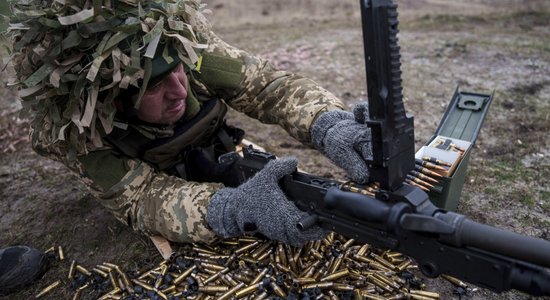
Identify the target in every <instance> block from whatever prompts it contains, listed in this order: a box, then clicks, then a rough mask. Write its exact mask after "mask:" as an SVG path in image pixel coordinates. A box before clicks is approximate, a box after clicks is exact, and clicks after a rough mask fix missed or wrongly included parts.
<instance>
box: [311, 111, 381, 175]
mask: <svg viewBox="0 0 550 300" xmlns="http://www.w3.org/2000/svg"><path fill="white" fill-rule="evenodd" d="M352 110H353V113H351V112H348V111H343V110H332V111H328V112H326V113H323V114H322V115H320V116H319V117H318V118H317V120H316V121H315V123H314V124H313V126H312V128H311V138H312V142H313V145H314V146H315V148H317V149H318V150H320V151H321V152H322V153H323V154H324V155H325V156H327V157H328V158H329V159H330V160H331V161H332V162H333V163H334V164H336V165H337V166H339V167H341V168H342V169H344V170H345V171H346V172H347V173H348V175H349V176H350V177H351V179H352V180H353V181H356V182H359V183H366V182H367V181H368V179H369V170H368V166H367V163H366V161H365V160H367V159H372V140H371V132H370V128H369V127H368V126H367V124H365V121H366V120H367V119H368V117H369V110H368V103H367V102H362V103H358V104H356V105H354V107H353V109H352Z"/></svg>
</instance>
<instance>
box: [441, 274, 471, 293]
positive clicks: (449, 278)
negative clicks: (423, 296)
mask: <svg viewBox="0 0 550 300" xmlns="http://www.w3.org/2000/svg"><path fill="white" fill-rule="evenodd" d="M440 276H441V277H443V278H444V279H445V280H447V281H449V282H450V283H452V284H454V285H456V286H459V287H461V288H465V289H467V288H468V285H467V284H466V283H464V282H463V281H461V280H460V279H458V278H455V277H452V276H449V275H445V274H442V275H440Z"/></svg>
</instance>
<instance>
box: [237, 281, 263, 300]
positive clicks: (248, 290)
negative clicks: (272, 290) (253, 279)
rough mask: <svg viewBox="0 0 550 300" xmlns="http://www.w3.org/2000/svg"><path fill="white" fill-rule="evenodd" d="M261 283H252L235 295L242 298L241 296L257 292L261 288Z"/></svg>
mask: <svg viewBox="0 0 550 300" xmlns="http://www.w3.org/2000/svg"><path fill="white" fill-rule="evenodd" d="M260 286H261V284H260V283H256V284H252V285H249V286H247V287H244V288H243V289H241V290H239V291H237V292H236V293H235V297H236V298H237V299H241V298H244V297H246V296H248V295H250V294H252V293H255V292H256V291H257V290H258V289H259V288H260Z"/></svg>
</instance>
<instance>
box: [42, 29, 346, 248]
mask: <svg viewBox="0 0 550 300" xmlns="http://www.w3.org/2000/svg"><path fill="white" fill-rule="evenodd" d="M208 37H209V46H208V48H207V49H206V50H205V52H204V55H203V58H204V59H203V61H202V65H201V67H200V70H199V72H197V71H193V72H192V74H190V76H189V80H190V84H191V87H192V88H193V90H194V91H195V92H196V93H197V94H199V95H203V96H206V97H209V96H216V97H219V98H221V99H222V100H223V101H225V103H227V104H228V105H229V106H230V107H232V108H233V109H235V110H237V111H239V112H243V113H245V114H247V115H248V116H250V117H252V118H256V119H258V120H260V121H261V122H264V123H268V124H279V125H280V126H281V127H283V128H284V129H285V130H286V131H287V132H288V133H289V134H290V135H291V136H292V137H294V138H296V139H297V140H299V141H301V142H303V143H305V144H310V141H311V138H310V133H309V129H310V126H311V124H312V123H313V121H314V119H315V118H316V117H317V116H318V115H319V114H320V113H322V112H325V111H329V110H333V109H344V105H343V104H342V102H340V101H339V100H338V99H337V98H336V97H335V96H334V95H333V94H331V93H329V92H328V91H326V90H325V89H323V88H321V87H320V86H319V85H318V84H316V83H315V82H313V81H312V80H310V79H307V78H304V77H301V76H298V75H295V74H291V73H289V72H285V71H279V70H276V69H274V68H273V66H272V65H271V64H269V63H268V62H267V61H265V60H263V59H261V58H258V57H256V56H252V55H250V54H249V53H247V52H246V51H243V50H240V49H237V48H235V47H233V46H230V45H228V44H227V43H225V42H224V41H222V40H221V39H220V38H219V37H217V36H216V35H215V34H214V33H212V32H209V33H208ZM34 130H35V131H37V130H40V128H34ZM33 136H35V135H33ZM32 143H33V148H34V149H35V150H36V151H37V152H39V153H41V154H44V155H47V156H49V157H52V158H54V159H56V160H60V161H62V162H63V163H65V164H66V165H67V166H68V167H69V168H70V169H71V170H73V171H75V172H76V173H78V174H79V176H80V177H81V178H82V179H83V180H84V182H85V183H86V184H87V185H88V186H89V187H90V188H91V190H92V192H93V193H94V194H95V195H96V197H97V198H98V199H99V201H100V202H101V204H102V205H103V206H105V207H106V208H107V209H109V210H110V211H112V212H113V214H114V215H115V217H116V218H117V219H119V220H120V221H122V222H124V223H126V224H128V225H129V226H131V227H132V228H133V229H134V230H138V231H142V232H144V233H145V234H148V235H161V236H164V237H165V238H167V239H168V240H171V241H175V242H195V241H205V242H208V241H211V240H212V239H213V238H214V236H215V234H214V233H213V232H212V231H211V230H210V228H209V226H208V224H207V222H206V214H207V206H208V203H209V200H210V198H211V196H212V195H213V194H214V193H215V192H216V191H217V190H219V189H220V188H222V187H223V185H222V184H219V183H201V182H192V181H185V180H183V179H181V178H178V177H175V176H170V175H168V174H165V173H162V172H158V171H156V170H155V169H154V168H153V167H152V166H150V165H148V164H147V163H145V162H143V161H141V160H139V159H133V158H130V157H126V156H124V155H123V154H122V153H120V152H118V151H117V150H116V149H114V148H112V147H108V146H107V147H102V148H98V149H92V150H91V151H90V152H89V153H88V154H87V155H84V156H79V157H78V159H77V160H76V161H72V162H70V161H67V160H66V159H65V157H66V155H65V153H61V151H51V149H47V153H45V150H46V149H43V148H41V147H40V141H39V140H34V139H33V141H32ZM54 152H55V153H54Z"/></svg>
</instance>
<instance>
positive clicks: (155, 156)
mask: <svg viewBox="0 0 550 300" xmlns="http://www.w3.org/2000/svg"><path fill="white" fill-rule="evenodd" d="M226 112H227V106H226V105H225V104H224V103H223V102H222V101H221V100H218V99H212V100H209V101H206V102H204V103H203V105H202V107H201V109H200V111H199V113H198V114H197V115H196V116H195V117H193V118H192V119H190V120H188V121H186V122H183V123H181V124H178V125H177V126H176V127H175V128H174V134H173V135H172V136H170V137H166V138H156V139H155V138H150V137H147V136H145V135H144V134H143V133H141V132H140V131H139V130H137V129H136V128H134V127H133V126H129V127H128V128H126V129H121V128H118V127H115V128H114V129H113V131H112V132H111V133H110V134H109V135H107V136H106V137H105V140H107V141H108V142H109V143H110V144H111V145H112V146H114V147H115V148H117V149H118V150H119V151H120V152H122V153H124V154H125V155H127V156H129V157H132V158H138V159H141V160H143V161H145V162H147V163H149V164H150V165H151V166H153V167H154V168H155V169H157V170H159V171H163V172H166V173H168V174H170V175H175V176H178V177H181V178H184V179H186V180H194V181H208V182H224V183H225V182H227V181H228V180H231V179H230V178H228V177H231V176H232V175H230V174H228V172H230V167H231V166H227V165H223V164H220V163H218V161H217V159H218V157H219V156H220V155H222V154H224V153H227V152H230V151H234V150H235V145H237V144H238V143H240V141H241V139H242V137H243V135H244V131H242V130H240V129H238V128H234V127H231V126H228V125H227V124H225V121H224V117H225V114H226Z"/></svg>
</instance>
